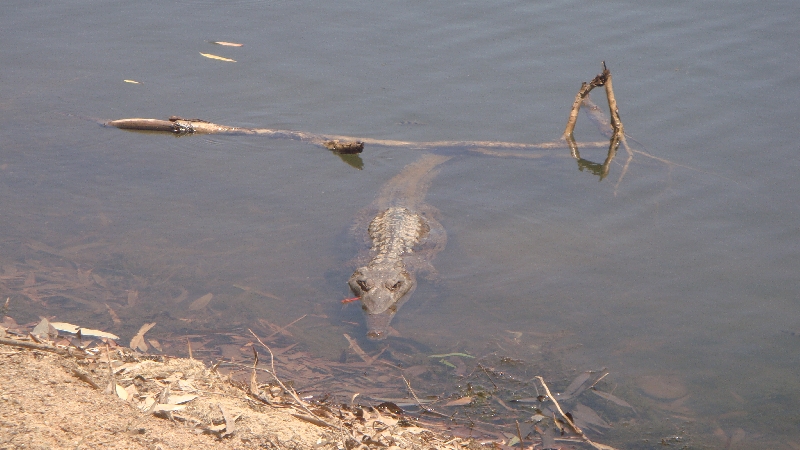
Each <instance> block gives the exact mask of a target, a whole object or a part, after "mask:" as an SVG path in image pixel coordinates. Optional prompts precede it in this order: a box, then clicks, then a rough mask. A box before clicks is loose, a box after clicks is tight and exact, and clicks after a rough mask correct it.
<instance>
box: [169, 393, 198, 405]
mask: <svg viewBox="0 0 800 450" xmlns="http://www.w3.org/2000/svg"><path fill="white" fill-rule="evenodd" d="M196 398H197V396H196V395H192V394H183V395H170V396H169V404H170V405H180V404H181V403H186V402H190V401H192V400H194V399H196Z"/></svg>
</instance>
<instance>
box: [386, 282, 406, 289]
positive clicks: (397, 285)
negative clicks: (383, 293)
mask: <svg viewBox="0 0 800 450" xmlns="http://www.w3.org/2000/svg"><path fill="white" fill-rule="evenodd" d="M402 285H403V282H402V281H398V282H397V283H395V284H393V285H392V286H391V287H389V290H390V291H396V290H398V289H400V286H402Z"/></svg>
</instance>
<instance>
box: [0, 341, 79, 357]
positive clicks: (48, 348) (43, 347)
mask: <svg viewBox="0 0 800 450" xmlns="http://www.w3.org/2000/svg"><path fill="white" fill-rule="evenodd" d="M0 344H3V345H8V346H11V347H20V348H28V349H32V350H42V351H45V352H51V353H58V354H59V355H63V356H70V352H68V351H67V350H64V349H61V348H58V347H54V346H52V345H46V344H37V343H34V342H28V341H19V340H17V339H7V338H0Z"/></svg>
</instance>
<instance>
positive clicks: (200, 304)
mask: <svg viewBox="0 0 800 450" xmlns="http://www.w3.org/2000/svg"><path fill="white" fill-rule="evenodd" d="M212 298H214V294H212V293H211V292H209V293H208V294H206V295H204V296H202V297H200V298H198V299H197V300H195V301H193V302H192V304H191V305H189V311H197V310H200V309H203V308H205V307H206V306H208V304H209V303H211V299H212Z"/></svg>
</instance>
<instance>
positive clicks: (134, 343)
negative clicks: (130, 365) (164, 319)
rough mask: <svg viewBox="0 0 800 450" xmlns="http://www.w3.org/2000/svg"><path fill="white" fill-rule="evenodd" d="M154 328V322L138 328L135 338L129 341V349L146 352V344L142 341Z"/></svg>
mask: <svg viewBox="0 0 800 450" xmlns="http://www.w3.org/2000/svg"><path fill="white" fill-rule="evenodd" d="M154 326H156V323H155V322H152V323H146V324H144V325H142V327H141V328H139V332H138V333H136V336H134V337H133V339H131V343H130V348H132V349H134V350H136V349H138V350H140V351H142V352H146V351H147V343H146V342H145V341H144V334H145V333H147V332H148V331H150V329H151V328H153V327H154Z"/></svg>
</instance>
